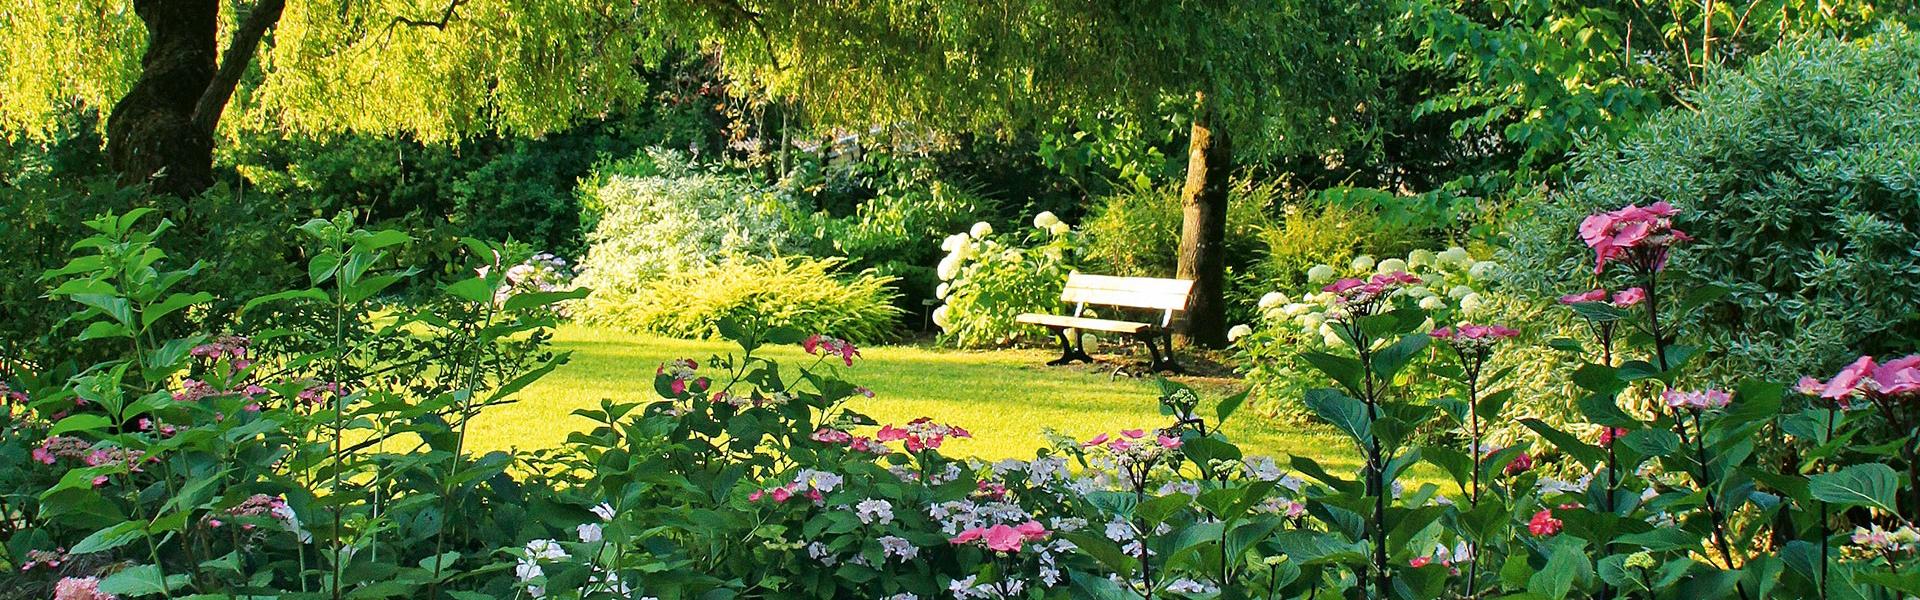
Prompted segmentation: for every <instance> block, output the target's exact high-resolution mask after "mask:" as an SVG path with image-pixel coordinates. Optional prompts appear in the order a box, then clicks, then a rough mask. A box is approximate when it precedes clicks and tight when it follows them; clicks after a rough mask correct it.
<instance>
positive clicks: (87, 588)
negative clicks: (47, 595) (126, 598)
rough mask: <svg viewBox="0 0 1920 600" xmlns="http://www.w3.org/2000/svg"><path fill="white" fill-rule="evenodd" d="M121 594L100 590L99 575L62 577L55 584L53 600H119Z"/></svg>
mask: <svg viewBox="0 0 1920 600" xmlns="http://www.w3.org/2000/svg"><path fill="white" fill-rule="evenodd" d="M118 598H119V596H115V595H113V594H109V593H106V592H102V591H100V578H98V577H62V578H60V581H59V582H58V583H55V584H53V600H117V599H118Z"/></svg>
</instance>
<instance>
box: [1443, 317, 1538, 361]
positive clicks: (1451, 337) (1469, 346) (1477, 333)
mask: <svg viewBox="0 0 1920 600" xmlns="http://www.w3.org/2000/svg"><path fill="white" fill-rule="evenodd" d="M1429 335H1432V336H1433V339H1436V340H1440V341H1443V342H1446V343H1447V344H1448V345H1450V346H1453V349H1454V350H1457V351H1460V352H1462V353H1463V354H1464V353H1473V352H1475V351H1480V350H1485V349H1487V348H1491V347H1493V345H1494V343H1496V342H1499V341H1500V340H1506V339H1513V338H1515V337H1519V335H1520V332H1519V331H1518V330H1515V329H1512V328H1509V327H1506V326H1504V325H1475V324H1473V323H1462V324H1460V326H1458V327H1441V328H1439V329H1435V330H1433V333H1431V334H1429Z"/></svg>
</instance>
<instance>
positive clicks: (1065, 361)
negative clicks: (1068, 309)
mask: <svg viewBox="0 0 1920 600" xmlns="http://www.w3.org/2000/svg"><path fill="white" fill-rule="evenodd" d="M1053 335H1055V336H1057V337H1059V338H1060V358H1056V359H1053V360H1050V361H1047V366H1050V367H1058V366H1060V365H1070V364H1073V361H1076V360H1082V361H1086V362H1089V363H1091V362H1093V357H1091V356H1087V349H1086V345H1085V344H1075V343H1073V341H1072V340H1071V339H1070V338H1069V337H1068V336H1067V330H1066V328H1064V327H1056V328H1054V330H1053ZM1076 337H1077V336H1076Z"/></svg>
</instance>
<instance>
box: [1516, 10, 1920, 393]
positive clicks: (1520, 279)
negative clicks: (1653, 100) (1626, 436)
mask: <svg viewBox="0 0 1920 600" xmlns="http://www.w3.org/2000/svg"><path fill="white" fill-rule="evenodd" d="M1691 103H1692V105H1693V106H1692V108H1691V109H1686V110H1682V109H1673V110H1670V111H1667V112H1665V113H1662V114H1660V115H1658V116H1656V117H1654V118H1653V119H1651V120H1650V121H1649V122H1648V123H1647V124H1646V125H1645V127H1643V128H1642V129H1641V130H1640V131H1639V132H1638V133H1636V134H1634V135H1632V136H1629V137H1627V138H1625V139H1622V140H1619V141H1614V142H1606V143H1601V144H1598V145H1593V146H1590V147H1587V148H1584V149H1582V150H1581V151H1580V152H1579V154H1578V156H1577V157H1576V160H1575V161H1574V164H1575V165H1576V166H1577V173H1578V174H1579V179H1578V180H1577V181H1576V182H1575V183H1574V184H1573V185H1572V187H1571V188H1570V189H1568V190H1566V191H1565V192H1564V193H1560V194H1556V195H1553V196H1552V197H1551V198H1550V199H1546V200H1544V201H1539V202H1535V203H1532V204H1531V205H1528V206H1526V207H1524V210H1525V216H1524V217H1523V218H1521V219H1520V220H1518V222H1517V223H1516V224H1515V226H1514V227H1513V228H1512V229H1511V233H1512V236H1513V245H1512V251H1511V252H1510V253H1509V258H1508V259H1507V262H1509V263H1510V264H1512V265H1513V266H1514V267H1515V268H1514V269H1513V270H1512V271H1511V272H1512V273H1514V275H1515V277H1514V281H1515V282H1516V283H1517V284H1518V285H1519V286H1521V287H1522V288H1524V289H1527V290H1530V291H1532V292H1534V293H1535V294H1538V295H1540V296H1545V297H1553V296H1557V295H1559V294H1564V293H1568V292H1572V291H1579V290H1585V289H1588V288H1591V287H1593V286H1594V284H1593V282H1592V280H1591V275H1590V273H1591V271H1592V261H1593V259H1592V256H1591V254H1590V253H1588V252H1587V251H1586V249H1585V248H1584V247H1583V246H1582V245H1581V244H1580V240H1579V239H1578V237H1577V236H1575V235H1573V231H1574V227H1575V225H1576V224H1577V223H1579V221H1580V219H1581V218H1582V217H1584V216H1586V215H1588V214H1591V213H1594V212H1599V211H1602V210H1612V209H1615V208H1618V207H1621V206H1625V205H1627V204H1631V203H1637V204H1642V205H1644V204H1647V203H1649V202H1652V201H1656V200H1665V201H1668V202H1671V203H1672V204H1674V205H1675V206H1678V207H1680V209H1681V210H1682V211H1683V214H1686V215H1687V218H1686V219H1685V220H1684V221H1683V222H1681V223H1679V224H1678V226H1679V228H1680V229H1682V230H1684V231H1686V232H1687V233H1689V234H1691V235H1693V236H1694V237H1696V238H1699V239H1700V240H1702V241H1701V242H1700V243H1699V244H1698V245H1696V246H1695V247H1694V248H1692V249H1691V250H1690V251H1689V252H1686V253H1684V254H1682V255H1680V256H1678V257H1676V258H1675V261H1674V263H1675V264H1674V268H1672V269H1669V271H1670V272H1671V273H1672V275H1671V276H1672V277H1676V278H1677V280H1676V283H1678V284H1679V285H1680V287H1681V289H1700V288H1705V287H1708V286H1718V287H1721V288H1724V289H1726V290H1728V292H1729V293H1728V294H1727V295H1726V296H1725V297H1724V298H1722V299H1720V300H1718V301H1716V302H1714V303H1712V304H1710V305H1708V306H1707V307H1705V311H1704V313H1703V314H1702V316H1701V321H1700V322H1698V323H1696V324H1695V325H1696V326H1698V327H1699V328H1700V329H1701V330H1703V331H1706V332H1708V333H1707V334H1706V335H1707V336H1708V337H1707V339H1706V340H1704V343H1703V344H1702V348H1703V349H1705V350H1706V351H1707V354H1706V356H1707V357H1708V358H1710V359H1714V360H1715V362H1716V364H1717V365H1718V368H1717V369H1715V370H1714V371H1715V372H1716V373H1717V374H1720V375H1727V374H1732V373H1743V374H1760V375H1764V376H1771V377H1785V376H1788V375H1792V374H1797V373H1802V372H1807V371H1822V370H1825V369H1827V368H1829V367H1832V366H1836V365H1838V364H1842V363H1844V362H1846V361H1847V360H1849V359H1851V357H1853V356H1855V355H1857V354H1859V353H1862V352H1865V353H1870V354H1881V353H1884V352H1887V351H1891V350H1896V349H1905V348H1904V345H1905V343H1906V342H1905V341H1903V340H1912V339H1913V338H1914V337H1915V336H1916V335H1920V321H1916V320H1915V319H1914V311H1915V307H1916V306H1920V277H1916V274H1920V254H1916V253H1915V251H1914V248H1916V247H1920V201H1916V197H1917V196H1920V175H1917V174H1916V171H1915V165H1917V164H1920V37H1916V36H1914V35H1912V34H1910V33H1907V32H1905V31H1904V30H1902V31H1895V32H1889V33H1886V34H1882V35H1879V36H1876V37H1874V38H1871V39H1869V40H1866V41H1862V42H1859V43H1849V42H1842V41H1836V40H1812V41H1805V42H1797V43H1792V44H1787V45H1785V46H1782V47H1780V48H1778V49H1776V50H1774V51H1772V52H1769V53H1768V54H1766V55H1764V56H1762V57H1760V58H1758V59H1755V60H1754V61H1752V62H1751V63H1749V64H1748V65H1747V66H1746V67H1744V68H1743V69H1742V70H1740V71H1738V72H1726V73H1718V74H1716V75H1715V77H1714V78H1713V81H1712V82H1711V83H1710V84H1709V85H1707V86H1705V87H1704V88H1702V89H1701V90H1700V91H1699V92H1698V93H1697V94H1695V95H1694V96H1693V97H1692V98H1691Z"/></svg>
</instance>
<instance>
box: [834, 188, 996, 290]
mask: <svg viewBox="0 0 1920 600" xmlns="http://www.w3.org/2000/svg"><path fill="white" fill-rule="evenodd" d="M992 208H993V203H992V202H991V201H989V200H988V199H986V198H985V197H982V196H981V195H980V194H979V192H977V191H974V190H972V189H970V188H967V187H965V186H960V185H952V184H948V183H945V182H942V181H937V180H936V181H932V182H925V183H919V182H916V183H914V184H912V185H911V186H908V187H902V188H892V189H887V190H884V191H883V193H881V194H880V195H878V196H875V197H873V198H871V199H869V200H867V201H865V202H861V203H860V204H859V205H858V206H856V207H855V208H854V209H853V214H850V215H847V216H844V217H834V216H832V215H831V214H829V213H828V212H825V211H822V212H816V213H814V214H813V215H812V216H811V217H810V219H809V222H808V223H807V225H808V226H809V227H808V229H809V231H810V232H811V235H812V236H813V237H814V251H813V253H814V254H815V255H816V256H843V257H846V259H847V265H848V266H849V267H851V268H856V269H866V268H871V269H873V270H875V271H876V272H878V273H880V274H882V275H890V276H893V277H896V278H898V279H899V281H898V282H897V284H896V286H897V287H898V288H899V289H900V292H901V294H900V301H901V307H902V308H904V309H907V310H919V308H920V306H921V302H920V301H921V300H924V299H927V298H932V297H933V295H934V290H935V288H936V286H938V285H939V284H940V278H939V276H938V275H937V274H936V273H935V272H934V271H935V269H934V264H935V263H936V262H938V261H939V256H940V253H939V249H938V248H936V247H935V246H934V245H932V244H929V243H927V240H931V239H935V238H938V237H940V236H943V235H946V234H947V233H948V232H951V231H954V230H956V229H959V228H962V227H965V226H967V225H968V224H970V223H973V222H976V221H978V220H980V219H981V218H982V217H983V216H985V215H987V214H988V213H990V212H991V209H992Z"/></svg>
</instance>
